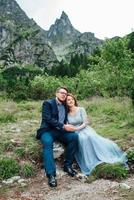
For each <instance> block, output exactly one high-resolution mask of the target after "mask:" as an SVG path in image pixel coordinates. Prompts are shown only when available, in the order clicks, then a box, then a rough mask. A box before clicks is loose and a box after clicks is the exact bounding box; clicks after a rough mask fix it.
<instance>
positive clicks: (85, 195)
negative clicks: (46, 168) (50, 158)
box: [0, 170, 134, 200]
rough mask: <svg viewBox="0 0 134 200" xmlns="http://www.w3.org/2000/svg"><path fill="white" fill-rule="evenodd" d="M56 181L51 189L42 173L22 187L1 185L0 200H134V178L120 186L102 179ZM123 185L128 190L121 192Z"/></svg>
mask: <svg viewBox="0 0 134 200" xmlns="http://www.w3.org/2000/svg"><path fill="white" fill-rule="evenodd" d="M57 181H58V186H57V188H50V187H49V186H48V184H47V178H46V177H45V176H44V172H43V170H41V171H40V173H39V174H38V176H37V177H34V178H30V179H27V180H26V185H25V186H23V187H22V186H20V185H18V184H16V185H15V184H14V185H12V186H2V185H1V188H0V190H1V193H0V200H90V199H91V200H134V175H131V176H130V177H129V178H128V179H126V180H123V181H122V182H120V183H119V182H116V181H110V180H103V179H99V180H95V181H93V182H91V183H87V182H86V181H85V179H83V178H82V179H80V178H78V177H75V178H72V177H69V176H68V175H67V174H65V173H63V174H62V172H61V173H59V175H58V176H57ZM122 183H123V184H127V186H130V189H126V188H121V187H120V185H121V184H122Z"/></svg>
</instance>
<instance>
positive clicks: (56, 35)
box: [47, 11, 80, 46]
mask: <svg viewBox="0 0 134 200" xmlns="http://www.w3.org/2000/svg"><path fill="white" fill-rule="evenodd" d="M79 34H80V32H79V31H77V30H76V29H75V28H74V27H73V26H72V24H71V22H70V20H69V18H68V16H67V14H66V13H65V12H64V11H62V14H61V17H60V19H56V21H55V23H54V24H53V25H52V26H51V27H50V29H49V31H48V34H47V39H48V41H49V43H51V44H52V45H54V46H57V44H58V45H59V43H60V44H62V45H64V44H67V43H72V41H73V40H74V39H75V37H77V36H78V35H79Z"/></svg>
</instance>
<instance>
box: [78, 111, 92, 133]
mask: <svg viewBox="0 0 134 200" xmlns="http://www.w3.org/2000/svg"><path fill="white" fill-rule="evenodd" d="M80 114H81V118H82V121H83V123H82V124H81V125H80V126H78V127H76V131H79V130H81V129H83V128H85V127H86V126H87V125H88V124H89V122H88V119H87V113H86V110H85V108H83V107H80Z"/></svg>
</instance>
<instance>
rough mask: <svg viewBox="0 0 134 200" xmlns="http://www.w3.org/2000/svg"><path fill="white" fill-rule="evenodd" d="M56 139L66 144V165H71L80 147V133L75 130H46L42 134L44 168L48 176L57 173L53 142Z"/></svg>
mask: <svg viewBox="0 0 134 200" xmlns="http://www.w3.org/2000/svg"><path fill="white" fill-rule="evenodd" d="M55 140H58V141H60V142H61V143H63V144H65V145H66V154H65V155H66V157H65V162H64V167H71V165H72V163H73V160H74V154H75V152H76V150H77V147H78V135H77V134H76V133H74V132H66V131H63V132H62V131H57V130H54V131H47V132H44V133H43V134H42V136H41V142H42V144H43V162H44V169H45V172H46V174H47V176H49V175H50V174H51V175H56V166H55V161H54V156H53V142H54V141H55Z"/></svg>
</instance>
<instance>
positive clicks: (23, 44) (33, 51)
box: [0, 0, 57, 67]
mask: <svg viewBox="0 0 134 200" xmlns="http://www.w3.org/2000/svg"><path fill="white" fill-rule="evenodd" d="M46 35H47V32H46V31H44V30H43V29H41V28H40V27H39V26H38V25H37V24H36V23H35V22H34V20H32V19H29V18H28V17H27V15H26V14H25V12H24V11H23V10H22V9H21V8H20V7H19V5H18V4H17V2H16V1H15V0H0V64H1V65H2V66H3V65H5V66H12V64H13V65H14V63H17V64H18V63H21V64H37V65H38V66H40V67H45V66H51V65H52V64H53V62H56V60H57V59H56V56H55V53H54V51H53V49H52V48H51V47H50V46H49V45H48V44H47V43H46V39H45V38H46Z"/></svg>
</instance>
